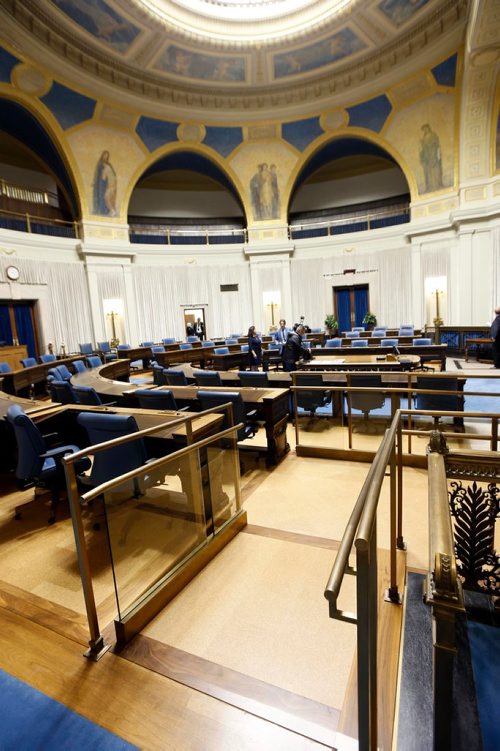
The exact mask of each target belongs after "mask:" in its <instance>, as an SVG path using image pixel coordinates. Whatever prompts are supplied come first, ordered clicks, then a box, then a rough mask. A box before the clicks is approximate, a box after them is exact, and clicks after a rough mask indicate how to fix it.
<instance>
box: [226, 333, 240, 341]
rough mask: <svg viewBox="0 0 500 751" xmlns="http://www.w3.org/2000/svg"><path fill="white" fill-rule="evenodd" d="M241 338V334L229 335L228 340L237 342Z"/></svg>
mask: <svg viewBox="0 0 500 751" xmlns="http://www.w3.org/2000/svg"><path fill="white" fill-rule="evenodd" d="M242 336H243V334H229V338H230V339H236V342H237V341H238V339H239V338H240V337H242Z"/></svg>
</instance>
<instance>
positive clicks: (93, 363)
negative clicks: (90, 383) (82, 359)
mask: <svg viewBox="0 0 500 751" xmlns="http://www.w3.org/2000/svg"><path fill="white" fill-rule="evenodd" d="M87 362H88V365H89V368H98V367H100V366H101V365H102V360H101V358H100V357H98V356H97V355H91V356H90V357H87Z"/></svg>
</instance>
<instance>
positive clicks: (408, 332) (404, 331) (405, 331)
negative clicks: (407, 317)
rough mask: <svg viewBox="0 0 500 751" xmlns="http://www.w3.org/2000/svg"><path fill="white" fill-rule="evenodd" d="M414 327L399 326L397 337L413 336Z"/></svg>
mask: <svg viewBox="0 0 500 751" xmlns="http://www.w3.org/2000/svg"><path fill="white" fill-rule="evenodd" d="M413 332H414V327H413V326H410V325H408V326H405V325H403V326H400V327H399V331H398V336H413Z"/></svg>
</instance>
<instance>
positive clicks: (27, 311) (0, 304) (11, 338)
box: [0, 300, 39, 357]
mask: <svg viewBox="0 0 500 751" xmlns="http://www.w3.org/2000/svg"><path fill="white" fill-rule="evenodd" d="M0 341H1V342H3V343H5V344H10V345H12V344H14V345H17V344H25V345H26V348H27V352H28V357H37V356H38V354H39V350H38V333H37V327H36V320H35V302H34V301H23V302H12V301H10V300H3V301H2V300H0Z"/></svg>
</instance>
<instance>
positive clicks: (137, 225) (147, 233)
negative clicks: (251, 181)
mask: <svg viewBox="0 0 500 751" xmlns="http://www.w3.org/2000/svg"><path fill="white" fill-rule="evenodd" d="M128 222H129V228H130V241H131V242H135V243H158V244H169V245H191V244H210V243H231V242H242V241H243V240H244V238H245V229H246V220H245V212H244V210H243V206H242V203H241V200H240V197H239V195H238V193H237V191H236V189H235V187H234V185H233V184H232V182H231V181H230V180H229V179H228V177H227V175H225V174H224V172H223V171H222V170H221V169H220V168H219V167H218V166H217V165H216V164H214V162H212V161H211V160H210V159H208V158H207V157H205V156H203V155H202V154H198V153H195V152H189V151H177V152H174V153H172V154H168V155H167V156H165V157H163V158H162V159H159V160H158V161H157V162H155V163H154V164H152V165H151V166H150V167H149V168H148V169H147V170H146V171H145V172H144V174H143V175H142V176H141V177H140V179H139V180H138V182H137V184H136V186H135V187H134V190H133V192H132V195H131V197H130V202H129V207H128Z"/></svg>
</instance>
